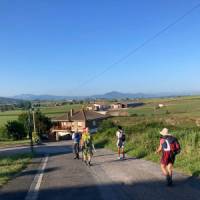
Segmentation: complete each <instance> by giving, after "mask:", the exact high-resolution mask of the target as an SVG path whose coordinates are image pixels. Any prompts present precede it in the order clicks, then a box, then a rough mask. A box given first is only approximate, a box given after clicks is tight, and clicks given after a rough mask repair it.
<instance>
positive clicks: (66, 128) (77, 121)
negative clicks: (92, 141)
mask: <svg viewBox="0 0 200 200" xmlns="http://www.w3.org/2000/svg"><path fill="white" fill-rule="evenodd" d="M106 118H108V116H107V115H102V114H99V113H97V112H94V111H91V110H84V109H82V110H80V111H78V112H75V113H74V112H73V110H71V111H70V112H68V113H66V114H64V115H62V116H59V117H56V118H53V119H52V122H53V124H54V126H53V128H52V130H51V133H52V134H54V135H60V136H62V135H66V134H69V133H70V132H71V131H79V132H82V131H83V128H85V127H89V129H90V132H96V131H97V128H98V127H99V125H100V123H101V122H102V120H104V119H106Z"/></svg>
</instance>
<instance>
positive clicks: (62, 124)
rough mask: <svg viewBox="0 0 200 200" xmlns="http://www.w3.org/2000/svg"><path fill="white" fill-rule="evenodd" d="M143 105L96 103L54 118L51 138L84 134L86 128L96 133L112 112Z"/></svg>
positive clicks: (136, 103)
mask: <svg viewBox="0 0 200 200" xmlns="http://www.w3.org/2000/svg"><path fill="white" fill-rule="evenodd" d="M141 105H143V103H138V102H135V103H119V102H117V103H111V104H108V103H104V102H98V103H97V102H96V103H93V104H90V105H88V106H87V107H86V108H85V109H81V110H80V111H77V112H74V110H73V109H71V110H70V112H67V113H65V114H64V115H62V116H58V117H55V118H52V122H53V128H52V129H51V134H50V135H51V137H54V138H56V140H59V137H61V136H65V135H69V134H70V133H71V132H76V131H77V132H82V131H83V129H84V128H85V127H88V128H89V129H90V132H91V133H93V132H96V131H97V129H98V127H99V126H100V123H101V122H102V121H103V120H105V119H107V118H108V117H109V116H110V115H109V114H108V111H110V110H120V109H123V108H129V107H136V106H141Z"/></svg>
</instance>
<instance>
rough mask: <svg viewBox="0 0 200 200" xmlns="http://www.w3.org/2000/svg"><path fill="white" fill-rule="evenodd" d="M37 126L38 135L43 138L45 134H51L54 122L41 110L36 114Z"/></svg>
mask: <svg viewBox="0 0 200 200" xmlns="http://www.w3.org/2000/svg"><path fill="white" fill-rule="evenodd" d="M35 125H36V131H37V133H38V135H39V136H40V137H41V136H42V135H43V134H47V133H49V132H50V129H51V127H52V122H51V120H50V118H48V117H46V116H45V115H44V114H43V113H42V112H41V111H40V110H37V111H36V112H35Z"/></svg>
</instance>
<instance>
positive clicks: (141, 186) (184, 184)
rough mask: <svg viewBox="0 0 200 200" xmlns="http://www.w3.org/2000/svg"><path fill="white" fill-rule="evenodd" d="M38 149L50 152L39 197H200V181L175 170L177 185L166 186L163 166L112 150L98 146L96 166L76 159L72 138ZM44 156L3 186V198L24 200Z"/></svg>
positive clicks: (141, 199)
mask: <svg viewBox="0 0 200 200" xmlns="http://www.w3.org/2000/svg"><path fill="white" fill-rule="evenodd" d="M37 151H38V152H39V153H40V154H41V153H48V154H50V156H49V159H48V162H47V165H46V169H45V171H44V176H43V179H42V182H41V186H40V190H39V195H38V198H37V199H38V200H45V199H48V200H49V199H50V200H51V199H52V200H55V199H56V200H67V199H73V200H80V199H87V200H90V199H91V200H94V199H95V200H108V199H109V200H116V199H120V200H129V199H130V200H155V199H159V200H169V199H171V200H179V199H180V200H199V199H200V181H199V180H195V179H193V178H191V177H188V176H184V175H182V174H178V173H175V185H174V186H173V187H172V188H169V187H166V186H165V183H164V181H163V177H162V175H161V173H160V169H159V166H158V165H156V164H153V163H151V162H148V161H143V160H137V159H134V158H127V159H126V160H124V161H119V160H116V155H115V154H114V153H113V152H112V151H109V150H105V149H101V150H98V151H97V153H96V154H95V156H94V158H93V165H92V167H88V166H85V164H84V163H83V162H82V161H81V160H74V159H73V154H72V151H71V143H70V142H61V143H52V144H50V145H45V146H43V147H38V149H37ZM40 161H41V158H40V157H38V158H36V159H35V160H34V162H33V163H32V165H30V166H29V168H28V169H27V170H26V171H24V172H23V173H22V174H21V175H19V176H18V177H16V178H15V179H14V180H13V181H11V182H9V183H8V184H7V185H6V186H5V187H3V188H2V189H1V190H0V199H3V200H11V199H15V200H22V199H25V197H26V195H27V191H28V190H29V187H30V185H31V183H32V181H33V179H34V176H35V173H36V171H37V168H38V166H39V164H40Z"/></svg>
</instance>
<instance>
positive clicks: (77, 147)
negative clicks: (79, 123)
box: [72, 130, 81, 159]
mask: <svg viewBox="0 0 200 200" xmlns="http://www.w3.org/2000/svg"><path fill="white" fill-rule="evenodd" d="M80 139H81V136H80V133H79V132H78V130H77V131H76V132H74V133H73V134H72V140H73V141H74V154H75V155H74V159H79V151H80Z"/></svg>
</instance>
